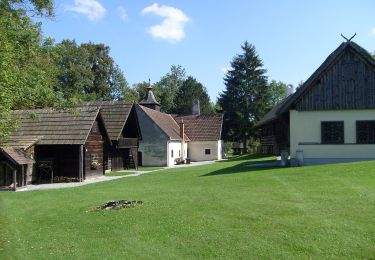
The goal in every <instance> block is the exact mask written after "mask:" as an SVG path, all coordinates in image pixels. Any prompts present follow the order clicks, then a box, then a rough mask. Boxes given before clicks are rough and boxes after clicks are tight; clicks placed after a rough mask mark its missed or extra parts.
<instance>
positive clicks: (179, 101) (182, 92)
mask: <svg viewBox="0 0 375 260" xmlns="http://www.w3.org/2000/svg"><path fill="white" fill-rule="evenodd" d="M194 99H198V100H199V103H200V109H201V113H202V114H209V113H212V112H213V107H212V105H211V103H210V97H209V96H208V94H207V89H206V88H205V87H204V86H203V85H202V84H201V83H200V82H198V81H197V80H196V79H195V78H193V77H191V76H189V77H188V78H187V79H186V80H185V81H184V82H183V83H182V86H181V87H180V88H179V89H178V91H177V94H176V98H175V103H176V108H175V113H176V114H191V113H192V106H193V100H194Z"/></svg>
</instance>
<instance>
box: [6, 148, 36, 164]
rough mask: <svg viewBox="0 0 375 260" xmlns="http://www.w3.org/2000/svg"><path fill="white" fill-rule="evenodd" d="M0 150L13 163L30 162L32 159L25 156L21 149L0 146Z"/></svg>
mask: <svg viewBox="0 0 375 260" xmlns="http://www.w3.org/2000/svg"><path fill="white" fill-rule="evenodd" d="M0 152H1V153H2V154H3V155H4V156H5V157H7V158H8V159H9V160H10V161H11V162H12V163H13V164H14V165H23V164H31V163H34V161H33V160H32V159H30V158H27V157H26V156H25V154H24V153H23V152H22V150H21V149H17V148H13V147H9V148H0Z"/></svg>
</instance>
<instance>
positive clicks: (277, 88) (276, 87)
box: [269, 80, 288, 107]
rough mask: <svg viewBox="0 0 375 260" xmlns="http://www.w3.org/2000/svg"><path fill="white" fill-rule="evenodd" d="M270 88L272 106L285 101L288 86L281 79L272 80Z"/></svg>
mask: <svg viewBox="0 0 375 260" xmlns="http://www.w3.org/2000/svg"><path fill="white" fill-rule="evenodd" d="M269 88H270V93H271V100H270V105H271V107H273V106H274V105H276V104H278V103H280V102H281V101H283V99H285V98H286V97H287V95H288V86H287V85H286V84H285V83H283V82H281V81H276V80H272V81H271V83H270V84H269Z"/></svg>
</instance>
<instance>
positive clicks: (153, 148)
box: [136, 107, 169, 166]
mask: <svg viewBox="0 0 375 260" xmlns="http://www.w3.org/2000/svg"><path fill="white" fill-rule="evenodd" d="M136 111H137V116H138V122H139V127H140V130H141V134H142V140H140V141H139V148H138V151H139V152H142V165H143V166H167V165H168V157H167V154H168V147H167V146H168V145H167V144H168V140H169V137H168V136H167V135H166V134H165V133H164V132H163V131H162V130H161V129H160V128H159V127H158V126H157V125H156V124H155V123H154V121H152V120H151V119H150V118H149V117H148V116H147V115H146V114H145V112H144V111H143V110H142V109H140V108H139V107H137V110H136Z"/></svg>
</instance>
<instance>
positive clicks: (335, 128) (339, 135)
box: [322, 121, 344, 144]
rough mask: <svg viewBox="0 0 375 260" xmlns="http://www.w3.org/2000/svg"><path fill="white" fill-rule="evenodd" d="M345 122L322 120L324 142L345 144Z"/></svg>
mask: <svg viewBox="0 0 375 260" xmlns="http://www.w3.org/2000/svg"><path fill="white" fill-rule="evenodd" d="M343 143H344V122H343V121H331V122H322V144H343Z"/></svg>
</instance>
